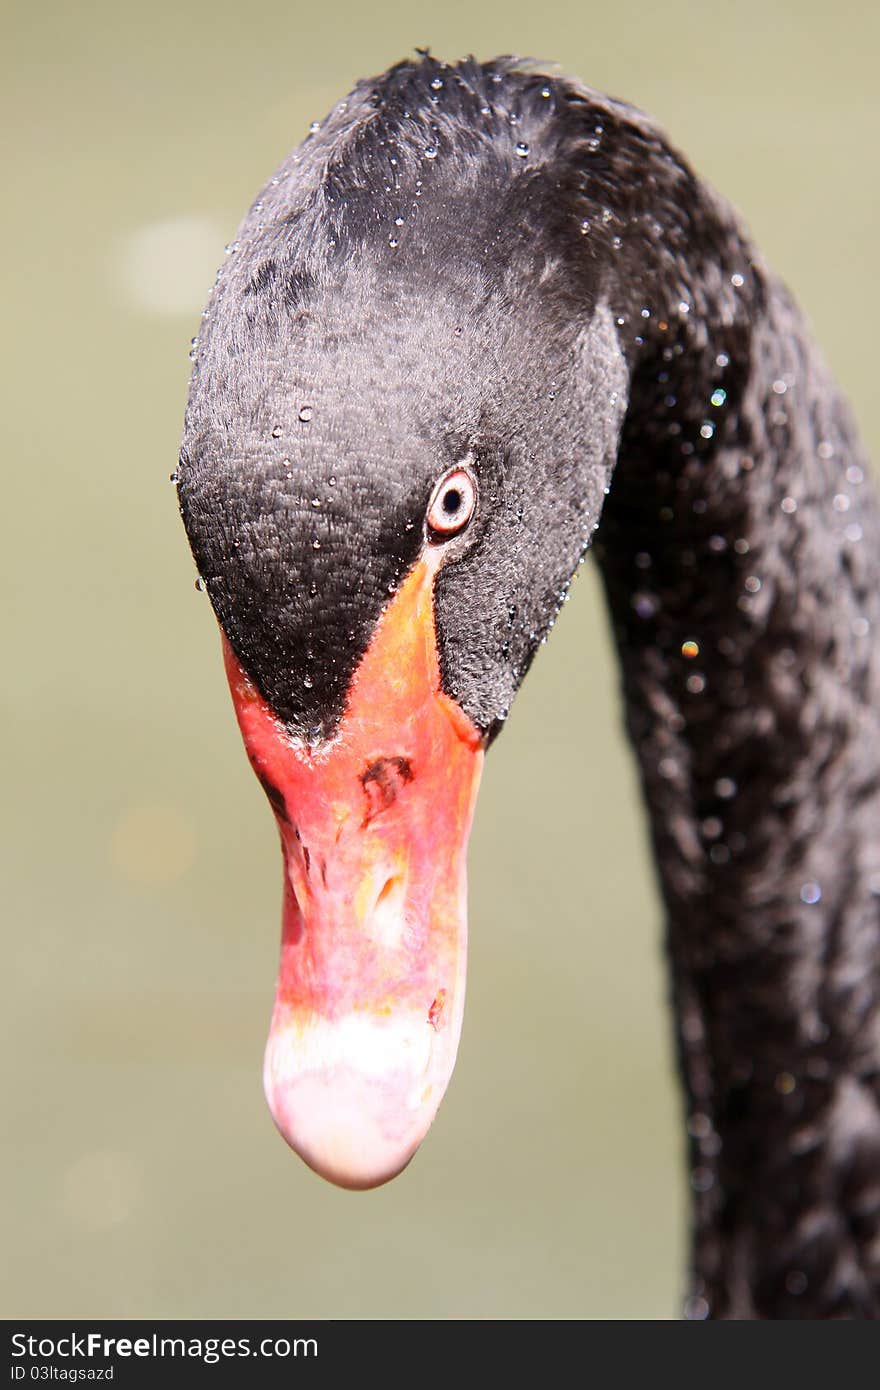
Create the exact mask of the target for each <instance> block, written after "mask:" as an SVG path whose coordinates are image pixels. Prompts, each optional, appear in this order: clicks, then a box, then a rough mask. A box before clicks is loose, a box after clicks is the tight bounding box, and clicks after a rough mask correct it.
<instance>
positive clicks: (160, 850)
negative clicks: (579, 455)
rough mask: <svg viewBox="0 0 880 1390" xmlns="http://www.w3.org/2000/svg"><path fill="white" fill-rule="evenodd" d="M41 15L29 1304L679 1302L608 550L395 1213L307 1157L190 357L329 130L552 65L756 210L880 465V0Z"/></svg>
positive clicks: (31, 459)
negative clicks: (236, 714) (262, 210)
mask: <svg viewBox="0 0 880 1390" xmlns="http://www.w3.org/2000/svg"><path fill="white" fill-rule="evenodd" d="M4 31H5V41H4V58H3V68H4V72H3V81H2V102H3V106H4V108H5V110H4V117H3V119H4V128H5V129H6V131H7V137H8V143H7V158H6V162H5V169H4V174H3V187H4V192H5V203H6V210H5V217H4V226H3V233H4V238H5V241H6V248H5V254H4V256H3V258H2V274H3V280H4V283H3V290H2V294H3V305H4V310H5V320H6V323H7V329H6V332H5V334H4V346H3V352H4V357H5V362H4V369H3V379H4V383H5V385H6V386H7V387H8V388H9V389H8V392H7V406H6V408H5V411H4V420H3V425H4V431H5V435H6V443H5V459H4V476H5V479H6V481H5V484H4V486H5V495H6V506H5V516H6V521H5V523H4V543H3V547H2V563H3V567H4V571H5V574H4V580H3V589H2V593H3V603H4V610H5V617H4V630H5V632H6V634H7V635H6V639H5V642H6V650H7V664H6V672H7V674H6V677H5V679H4V681H3V702H4V711H3V734H4V750H3V765H4V769H5V775H4V781H5V787H6V796H5V806H4V812H3V815H4V822H3V829H2V852H3V856H4V867H3V887H4V901H5V908H4V929H5V956H6V962H7V966H6V969H5V971H4V977H5V979H4V985H5V1002H4V1004H3V1026H4V1029H5V1030H6V1033H7V1036H6V1039H5V1041H4V1044H3V1051H4V1057H5V1060H6V1063H7V1073H8V1078H7V1079H8V1088H7V1091H8V1098H7V1100H6V1102H5V1119H6V1123H5V1124H4V1126H3V1130H4V1142H5V1144H6V1146H7V1147H6V1157H5V1170H4V1174H3V1191H4V1194H5V1195H6V1196H7V1197H9V1198H10V1199H11V1200H10V1203H9V1205H10V1211H9V1213H8V1218H7V1231H8V1235H7V1237H6V1238H5V1240H4V1245H5V1249H6V1255H7V1259H6V1261H5V1263H6V1265H7V1270H6V1275H7V1276H8V1286H7V1287H6V1289H5V1290H4V1293H3V1304H2V1306H3V1311H4V1314H5V1315H6V1316H7V1317H12V1316H28V1315H29V1316H42V1317H65V1316H66V1317H87V1316H88V1317H99V1316H104V1317H123V1316H125V1317H159V1316H176V1317H187V1316H215V1317H237V1316H257V1315H263V1316H268V1317H283V1316H306V1315H311V1316H320V1317H331V1316H332V1317H367V1318H374V1317H414V1316H424V1317H434V1318H447V1317H478V1318H522V1317H537V1318H546V1317H566V1318H567V1317H624V1318H628V1317H638V1316H641V1317H670V1316H675V1315H676V1314H677V1312H678V1309H679V1306H680V1299H681V1295H682V1288H683V1269H684V1252H685V1211H686V1193H685V1176H684V1171H683V1166H682V1157H683V1152H682V1142H681V1130H682V1126H681V1119H680V1112H679V1100H678V1095H677V1092H676V1088H675V1083H674V1078H673V1074H672V1064H671V1046H670V1039H671V1030H670V1023H669V1018H668V1014H667V1007H666V983H665V978H664V973H663V963H662V948H661V933H660V923H661V914H660V908H659V904H658V901H657V897H656V893H655V888H654V882H653V876H652V872H651V868H650V863H649V858H648V852H647V843H646V836H645V829H644V824H643V820H642V814H641V810H640V806H639V801H638V795H637V790H636V785H635V778H634V772H633V767H632V765H631V761H630V757H629V753H628V751H627V748H626V746H625V743H624V739H623V734H622V729H621V719H620V708H619V701H618V696H617V690H616V675H615V671H614V664H613V656H612V652H611V649H610V645H609V640H608V635H607V632H606V628H605V622H604V616H603V613H602V610H601V607H600V602H599V598H600V596H599V590H598V585H597V582H596V577H595V574H594V573H593V572H592V568H591V566H589V565H588V566H587V569H586V571H585V573H584V575H583V576H582V577H581V578H580V579H579V581H578V583H577V584H576V586H575V590H574V595H573V599H572V602H571V603H570V604H569V605H568V607H567V608H566V609H565V611H564V613H563V615H562V618H561V621H560V623H559V626H558V628H557V630H556V632H555V633H554V635H553V639H552V641H551V643H550V645H549V647H548V648H547V650H546V652H543V653H542V654H541V656H540V659H539V661H538V662H537V665H536V668H535V670H534V672H533V674H532V675H531V677H530V678H529V680H528V681H527V683H526V686H525V688H524V690H523V692H522V694H521V695H520V697H519V701H518V704H517V706H516V707H515V709H514V714H513V717H512V718H511V720H510V724H509V727H508V728H507V730H506V732H505V734H504V736H503V738H502V739H501V740H500V742H499V743H498V745H497V746H496V747H495V748H494V749H493V752H492V754H491V756H490V759H489V764H488V768H487V774H486V777H485V780H484V790H483V794H482V799H481V803H480V806H479V809H478V816H477V824H476V830H475V834H474V841H473V849H472V855H471V931H472V943H473V944H472V951H471V967H470V982H469V1005H468V1011H467V1015H466V1020H465V1030H464V1038H463V1043H462V1048H461V1053H460V1057H459V1063H458V1069H457V1072H456V1075H455V1077H454V1080H453V1083H452V1086H451V1088H450V1091H449V1094H448V1097H447V1099H446V1102H445V1104H444V1105H443V1107H442V1108H441V1111H440V1114H439V1117H438V1119H437V1122H436V1124H435V1126H434V1129H433V1131H432V1133H431V1135H430V1136H429V1138H428V1140H427V1142H426V1143H425V1145H424V1147H423V1149H422V1150H421V1152H420V1153H419V1154H418V1156H417V1157H416V1159H415V1160H414V1162H413V1163H412V1165H411V1166H410V1168H409V1169H408V1170H407V1172H406V1173H404V1175H403V1176H402V1177H401V1178H399V1179H398V1180H397V1181H396V1182H394V1183H392V1184H391V1185H390V1186H389V1187H386V1188H384V1189H382V1190H380V1191H378V1192H375V1193H371V1194H359V1195H358V1194H350V1193H343V1192H339V1191H336V1190H334V1189H333V1188H331V1187H329V1186H326V1185H325V1184H323V1183H322V1182H321V1181H320V1180H319V1179H318V1178H316V1177H315V1176H314V1175H313V1174H311V1173H310V1172H309V1171H307V1170H306V1168H305V1167H304V1166H303V1165H302V1164H301V1163H300V1162H299V1160H298V1159H296V1158H295V1157H294V1156H293V1155H292V1154H291V1153H290V1152H289V1151H288V1150H287V1149H286V1148H285V1146H284V1144H283V1142H282V1141H281V1139H280V1138H279V1137H278V1136H277V1135H276V1133H275V1130H274V1128H273V1126H272V1123H271V1120H270V1118H269V1115H268V1112H267V1110H266V1108H265V1106H264V1103H263V1098H262V1091H261V1082H260V1069H261V1057H262V1049H263V1042H264V1037H265V1033H266V1029H267V1026H268V1020H269V1014H270V1008H271V1002H272V994H273V987H274V978H275V964H276V955H277V946H278V935H279V922H280V876H281V875H280V862H279V856H278V850H277V845H276V839H275V833H274V827H273V825H272V821H271V817H270V814H269V810H268V807H267V805H266V804H265V798H264V796H263V793H262V792H261V790H260V788H259V786H258V785H257V782H256V780H255V779H254V777H253V776H252V774H251V772H250V769H249V768H248V766H247V763H246V760H245V758H244V755H243V753H242V750H241V747H240V741H239V737H238V732H237V730H236V728H235V724H234V720H233V717H232V712H231V707H230V704H229V699H228V695H227V691H226V687H225V682H224V679H223V676H222V672H221V666H220V657H219V647H218V641H217V634H216V630H215V625H214V622H213V619H212V616H211V612H210V607H209V605H208V602H207V599H206V598H205V597H204V596H202V595H199V594H197V593H196V592H195V590H194V588H193V579H194V570H193V566H192V563H191V561H190V558H189V553H188V550H187V546H186V543H185V539H184V535H183V531H182V528H181V526H180V524H179V520H178V517H177V512H176V506H175V498H174V493H173V489H172V488H171V487H170V486H169V484H168V475H169V473H170V472H171V470H172V469H173V467H174V465H175V461H176V451H177V445H178V440H179V433H180V424H181V418H182V412H183V406H184V399H185V392H186V385H187V377H188V371H189V362H188V360H187V351H188V345H189V339H190V337H191V336H192V334H194V333H195V332H196V328H197V324H198V317H199V312H200V309H201V306H202V303H203V300H204V299H205V297H206V295H207V291H208V288H209V286H210V284H211V282H212V280H213V275H214V270H215V268H216V265H217V263H218V262H219V261H220V260H221V259H222V251H223V244H224V242H226V241H228V240H230V239H231V238H232V237H233V235H234V232H235V228H236V224H237V222H238V219H239V218H240V216H241V215H242V214H243V212H244V210H245V208H246V207H247V205H248V203H249V201H250V200H251V198H252V197H253V195H254V194H255V193H256V190H257V188H258V186H259V185H260V184H261V182H262V181H263V180H264V178H265V177H266V176H267V175H268V174H269V173H270V172H271V170H272V169H273V167H274V165H275V164H276V163H277V162H278V161H279V160H280V158H281V157H282V156H283V155H284V154H285V152H286V151H287V150H288V148H289V147H291V146H292V145H293V144H294V143H296V142H297V141H298V140H299V139H300V138H302V136H303V134H304V133H305V130H306V128H307V124H308V122H309V120H310V119H311V118H313V117H319V116H322V115H323V114H324V112H325V111H326V109H327V108H328V107H329V106H330V105H331V104H332V103H333V102H334V101H335V100H337V99H338V98H339V97H341V96H342V95H343V94H344V93H345V91H346V90H347V88H348V87H349V86H350V85H351V83H352V82H353V81H354V80H355V79H356V78H358V77H360V76H363V75H366V74H371V73H373V72H377V71H380V70H381V69H383V68H384V67H386V66H387V65H388V64H389V63H390V62H392V61H394V60H396V59H397V58H399V57H401V56H404V55H405V54H406V53H407V52H408V51H410V50H411V48H412V47H413V46H414V45H416V44H430V45H431V46H432V48H433V49H434V51H435V52H436V53H437V54H438V55H439V56H442V57H446V58H452V57H455V56H458V55H459V54H461V53H463V52H467V51H473V52H475V53H476V54H477V55H478V56H481V57H483V58H487V57H490V56H492V55H493V54H494V53H496V52H499V51H500V52H511V51H513V52H518V53H521V54H530V55H534V56H537V57H539V58H546V59H548V60H557V61H558V62H559V63H560V64H561V65H562V66H563V67H564V68H565V69H568V70H570V71H572V72H575V73H577V74H579V75H580V76H581V77H582V78H583V79H584V80H585V81H587V82H589V83H590V84H592V85H593V86H596V87H599V88H601V89H605V90H608V91H611V92H613V93H615V94H616V95H620V96H623V97H626V98H628V99H629V100H631V101H634V102H636V103H637V104H639V105H641V106H643V107H646V108H647V109H649V110H650V111H652V112H653V113H654V114H655V115H657V116H658V117H659V118H660V119H661V120H662V121H663V122H664V123H665V125H666V126H667V129H668V130H669V131H670V133H671V134H672V136H673V138H674V139H675V140H676V142H677V143H679V144H680V145H681V146H682V147H683V148H684V149H685V150H686V151H687V153H688V154H689V155H690V157H691V158H692V160H693V161H694V162H695V163H696V165H697V167H698V168H699V169H700V170H701V171H702V172H703V173H704V174H705V175H707V176H708V177H709V178H710V179H711V180H712V181H713V182H714V183H715V184H716V185H717V186H718V187H720V188H721V189H722V190H723V191H724V192H725V193H727V194H728V195H729V196H730V197H732V198H733V200H734V201H735V202H736V203H737V204H738V205H739V206H740V208H741V209H742V211H743V212H744V213H745V215H746V217H747V219H748V221H749V222H750V224H751V226H752V229H753V231H754V232H755V234H756V236H757V238H758V240H759V242H760V243H761V244H762V246H763V248H764V250H765V252H766V254H767V256H768V257H769V259H770V260H771V262H772V263H773V264H775V266H776V267H777V268H778V269H779V270H781V271H782V273H783V274H784V275H785V276H786V278H787V279H788V281H789V282H790V283H791V285H792V286H793V288H794V289H795V291H796V292H797V293H798V295H799V296H800V298H801V300H802V301H803V303H804V304H805V306H806V308H807V310H808V312H809V313H810V315H811V317H812V319H813V321H814V324H815V325H816V328H817V332H818V334H819V337H820V340H821V341H822V343H823V345H824V347H825V350H826V353H827V355H828V356H829V357H830V359H831V362H832V364H833V366H834V367H835V369H836V370H837V372H838V374H839V376H840V377H841V379H842V380H843V382H844V384H845V385H846V387H847V389H848V391H849V393H850V395H851V397H852V399H853V401H854V404H855V407H856V411H857V414H858V415H859V417H860V420H861V422H862V426H863V429H865V431H866V433H867V434H868V436H869V440H868V442H869V444H871V445H873V447H874V451H875V453H876V452H877V448H876V446H877V434H878V430H877V424H876V417H875V416H873V412H872V406H873V404H874V400H875V396H876V387H875V376H876V363H875V353H874V349H875V344H876V329H875V325H876V323H877V321H878V302H877V301H878V289H877V278H876V274H875V254H876V246H877V244H878V232H880V219H878V207H877V196H876V194H877V178H876V146H877V139H878V134H880V130H878V126H880V120H878V102H877V97H876V92H877V86H876V54H877V51H878V38H880V23H878V8H877V6H876V5H873V4H867V3H866V4H853V3H846V0H843V2H842V3H837V4H835V5H831V6H829V5H827V4H825V3H821V4H820V3H813V2H812V0H811V3H799V4H796V3H791V4H784V3H772V0H769V2H768V0H739V3H730V4H726V3H716V4H711V3H710V4H706V3H698V0H668V3H666V4H664V5H662V6H657V7H649V6H647V5H646V4H645V3H644V0H616V2H615V3H613V4H612V3H608V0H606V3H605V4H602V5H600V4H598V3H594V2H593V0H582V3H580V4H578V5H577V6H574V5H572V4H570V3H563V2H562V0H545V3H543V4H541V5H539V6H538V5H530V4H526V3H522V0H504V3H500V0H467V3H464V0H448V3H446V4H445V5H440V4H436V5H427V4H423V3H420V2H419V0H409V2H408V3H395V0H376V3H374V4H372V5H369V6H366V5H361V4H359V3H355V0H341V3H340V0H337V3H336V4H332V3H331V4H328V5H325V6H315V5H305V4H302V3H299V0H286V2H285V3H279V0H251V3H250V4H247V5H237V6H234V7H233V6H229V7H226V6H223V5H218V4H217V3H216V0H215V2H214V3H207V0H198V2H197V3H192V2H191V0H175V3H170V0H154V3H152V4H150V5H140V4H138V5H132V4H126V3H120V0H112V3H110V2H109V0H108V3H94V0H93V2H92V3H89V0H85V3H84V4H82V5H80V6H70V5H67V4H64V5H62V4H61V3H59V0H53V2H50V3H47V4H43V5H39V6H35V5H31V4H23V3H18V4H13V5H12V6H11V7H10V6H7V7H6V22H5V25H4ZM872 435H873V437H872ZM584 786H587V787H588V788H589V792H588V795H587V796H586V797H584V796H583V794H582V791H581V789H582V788H583V787H584Z"/></svg>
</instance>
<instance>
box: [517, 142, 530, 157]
mask: <svg viewBox="0 0 880 1390" xmlns="http://www.w3.org/2000/svg"><path fill="white" fill-rule="evenodd" d="M516 153H517V155H518V156H519V158H520V159H527V158H528V154H529V147H528V145H527V144H526V142H525V140H518V141H517V145H516Z"/></svg>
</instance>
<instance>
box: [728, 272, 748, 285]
mask: <svg viewBox="0 0 880 1390" xmlns="http://www.w3.org/2000/svg"><path fill="white" fill-rule="evenodd" d="M730 283H731V284H732V285H733V288H734V289H735V290H741V289H742V287H743V285H744V284H745V283H746V281H745V276H744V275H740V273H739V271H738V270H735V271H734V273H733V274H732V275H731V277H730Z"/></svg>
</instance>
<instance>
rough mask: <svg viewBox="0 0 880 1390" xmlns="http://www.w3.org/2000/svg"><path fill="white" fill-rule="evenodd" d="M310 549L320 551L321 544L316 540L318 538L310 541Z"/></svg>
mask: <svg viewBox="0 0 880 1390" xmlns="http://www.w3.org/2000/svg"><path fill="white" fill-rule="evenodd" d="M312 549H313V550H320V549H321V542H320V541H319V540H318V537H317V536H316V537H315V539H314V540H313V541H312Z"/></svg>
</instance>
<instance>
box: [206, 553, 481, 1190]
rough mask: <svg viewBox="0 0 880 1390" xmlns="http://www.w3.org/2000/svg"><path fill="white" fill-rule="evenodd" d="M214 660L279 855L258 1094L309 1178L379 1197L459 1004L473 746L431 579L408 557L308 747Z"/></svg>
mask: <svg viewBox="0 0 880 1390" xmlns="http://www.w3.org/2000/svg"><path fill="white" fill-rule="evenodd" d="M224 655H225V661H226V669H227V675H228V677H229V683H230V688H231V691H232V697H233V703H234V705H235V710H236V714H237V717H238V721H239V725H240V728H241V731H242V734H243V737H244V741H245V745H246V748H247V751H248V754H249V756H250V759H251V762H252V764H253V766H254V768H255V770H256V771H257V774H258V776H259V777H260V780H261V781H262V782H263V785H264V787H265V788H266V791H267V793H268V795H269V798H270V801H271V802H272V805H273V809H274V811H275V815H276V818H277V821H278V827H279V831H280V835H281V847H282V853H283V857H284V908H283V927H282V945H281V963H280V968H279V974H278V983H277V989H276V995H275V1008H274V1013H273V1016H272V1025H271V1030H270V1033H269V1040H268V1043H267V1046H266V1055H265V1066H264V1086H265V1091H266V1098H267V1100H268V1103H269V1108H270V1110H271V1112H272V1115H273V1118H274V1120H275V1123H276V1125H277V1126H278V1129H279V1130H280V1131H281V1133H282V1135H283V1136H284V1138H285V1139H286V1140H287V1142H288V1144H290V1145H291V1147H292V1148H293V1149H295V1150H296V1152H297V1153H298V1154H299V1155H300V1156H301V1157H302V1158H303V1159H304V1160H305V1162H306V1163H307V1164H309V1166H310V1167H311V1168H313V1169H314V1170H315V1171H316V1172H317V1173H320V1174H321V1175H322V1177H325V1178H327V1179H329V1181H331V1182H334V1183H338V1184H339V1185H340V1186H342V1187H348V1188H369V1187H376V1186H378V1185H379V1184H380V1183H383V1182H387V1181H388V1180H389V1179H390V1178H392V1177H394V1176H395V1175H396V1174H397V1173H399V1172H400V1171H401V1169H402V1168H404V1167H405V1166H406V1164H407V1163H408V1162H409V1160H410V1158H411V1157H412V1155H413V1153H414V1152H415V1150H416V1149H417V1148H418V1146H419V1144H420V1143H421V1141H422V1139H423V1138H424V1136H425V1134H426V1133H427V1130H428V1128H429V1127H430V1125H431V1122H432V1120H433V1118H434V1115H435V1114H436V1112H437V1108H438V1106H439V1104H440V1101H441V1100H442V1098H443V1095H444V1092H445V1090H446V1087H447V1085H448V1083H449V1079H450V1076H451V1074H452V1070H453V1067H454V1065H455V1057H456V1053H457V1050H458V1040H459V1035H460V1032H461V1021H462V1014H463V1010H464V992H465V974H466V953H467V905H466V851H467V841H468V836H469V833H470V826H471V820H472V817H473V810H474V804H475V801H476V795H477V790H478V786H479V780H480V773H481V771H482V764H483V748H484V744H483V740H482V738H481V736H480V734H479V732H478V731H477V729H476V728H475V726H474V725H473V724H472V723H471V722H470V720H469V719H468V718H467V717H466V716H465V715H464V714H463V713H462V711H461V710H460V709H459V707H458V706H457V705H456V704H455V703H454V702H453V701H452V700H450V699H449V698H448V697H447V696H446V695H445V694H443V693H442V691H441V690H440V676H439V665H438V659H437V646H436V637H435V629H434V612H433V567H432V566H430V565H429V564H428V563H427V562H425V561H420V562H419V563H418V564H417V565H416V567H415V568H414V569H413V570H412V571H411V572H410V574H409V576H408V578H407V579H406V581H405V583H404V584H403V585H402V586H401V588H400V590H399V591H398V593H397V594H396V596H395V598H394V599H393V601H392V603H391V604H390V605H389V607H388V608H387V609H386V610H385V612H384V614H383V615H382V617H381V618H380V620H379V623H378V625H377V628H376V630H375V633H374V635H373V638H372V641H371V643H370V645H369V647H368V649H367V651H366V653H365V655H364V657H363V659H362V661H361V663H360V666H359V667H358V669H357V671H356V672H355V675H354V678H353V680H352V684H351V687H350V689H349V694H348V702H347V706H346V710H345V713H344V715H343V718H342V721H341V724H340V726H339V729H338V732H337V734H336V735H335V737H334V738H333V739H332V740H330V741H329V742H328V743H326V744H324V745H322V746H320V747H317V748H313V747H311V746H309V745H307V744H305V743H302V742H299V741H295V740H293V739H291V737H290V734H289V732H287V731H286V730H285V729H284V728H283V726H281V725H280V724H279V722H278V721H277V719H276V718H275V717H274V716H273V715H272V713H271V711H270V710H269V708H268V706H267V705H266V703H265V702H264V701H263V699H262V697H261V696H260V694H259V692H258V691H257V690H256V688H255V686H254V685H253V683H252V682H251V681H250V680H249V678H248V677H247V676H246V675H245V674H244V672H243V671H242V669H241V667H240V666H239V664H238V662H237V660H236V658H235V656H234V654H233V653H232V651H231V649H230V648H229V646H228V644H227V643H226V642H225V641H224Z"/></svg>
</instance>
